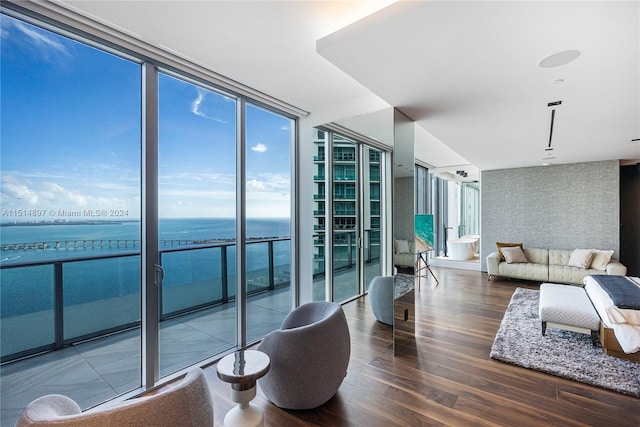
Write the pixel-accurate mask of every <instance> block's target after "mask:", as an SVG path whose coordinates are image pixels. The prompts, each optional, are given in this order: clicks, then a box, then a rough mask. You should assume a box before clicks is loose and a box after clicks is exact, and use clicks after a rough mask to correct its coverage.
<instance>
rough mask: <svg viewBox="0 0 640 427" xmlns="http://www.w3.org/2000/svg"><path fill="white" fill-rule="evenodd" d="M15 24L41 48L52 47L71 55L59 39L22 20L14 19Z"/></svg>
mask: <svg viewBox="0 0 640 427" xmlns="http://www.w3.org/2000/svg"><path fill="white" fill-rule="evenodd" d="M13 23H14V26H15V27H16V28H17V29H18V30H19V31H20V32H21V33H22V34H24V35H25V36H27V37H28V38H29V40H31V41H32V42H33V44H35V45H36V46H38V47H41V48H45V49H46V50H48V48H51V49H53V50H55V51H58V52H60V53H62V54H64V55H67V56H71V54H70V53H69V51H68V50H67V48H66V47H65V46H64V45H63V44H62V43H60V42H59V41H57V40H55V39H53V38H51V37H48V36H47V34H46V33H44V32H41V31H38V30H35V29H33V28H32V27H30V26H29V25H27V24H25V23H23V22H20V21H17V20H15V21H13Z"/></svg>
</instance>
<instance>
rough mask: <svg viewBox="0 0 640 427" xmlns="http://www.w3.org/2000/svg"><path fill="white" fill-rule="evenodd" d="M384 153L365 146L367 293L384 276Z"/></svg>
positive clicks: (364, 228) (363, 226) (364, 235)
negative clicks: (381, 256) (382, 253)
mask: <svg viewBox="0 0 640 427" xmlns="http://www.w3.org/2000/svg"><path fill="white" fill-rule="evenodd" d="M383 156H384V153H382V152H381V151H379V150H376V149H374V148H371V147H368V146H366V145H365V146H363V156H362V157H363V159H362V163H363V167H362V175H363V176H362V188H363V197H364V200H363V212H362V217H361V221H362V228H363V236H362V248H363V254H362V256H363V260H364V286H365V291H367V290H368V289H369V284H370V283H371V280H373V278H374V277H376V276H381V275H382V264H381V263H380V230H381V229H380V204H381V198H380V184H381V182H380V176H381V173H382V171H381V167H382V162H381V159H382V158H383Z"/></svg>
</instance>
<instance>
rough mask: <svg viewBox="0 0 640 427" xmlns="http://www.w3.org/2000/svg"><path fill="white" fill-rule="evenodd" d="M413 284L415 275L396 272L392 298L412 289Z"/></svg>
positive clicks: (396, 297)
mask: <svg viewBox="0 0 640 427" xmlns="http://www.w3.org/2000/svg"><path fill="white" fill-rule="evenodd" d="M415 286H416V276H414V275H413V274H396V277H395V292H394V298H395V299H398V298H400V297H401V296H402V295H404V294H406V293H407V292H410V291H412V290H413V288H415Z"/></svg>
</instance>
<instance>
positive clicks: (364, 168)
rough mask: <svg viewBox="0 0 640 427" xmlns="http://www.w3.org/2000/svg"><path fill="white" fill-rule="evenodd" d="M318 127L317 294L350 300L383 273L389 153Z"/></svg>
mask: <svg viewBox="0 0 640 427" xmlns="http://www.w3.org/2000/svg"><path fill="white" fill-rule="evenodd" d="M314 132H316V134H315V138H314V148H315V150H314V165H315V171H314V185H315V189H314V190H315V193H314V203H315V206H314V218H315V221H314V232H315V234H314V255H313V256H314V299H316V300H324V299H329V300H333V301H345V300H348V299H350V298H353V297H355V296H358V295H360V294H361V293H363V292H365V291H366V289H367V288H368V284H369V283H370V281H371V279H373V277H375V276H379V275H381V274H382V263H381V247H382V246H381V241H382V235H383V233H382V228H381V213H382V212H383V203H382V200H383V198H382V195H383V188H384V173H383V170H384V162H385V161H386V159H387V157H386V153H385V152H384V151H382V150H380V149H378V148H376V147H371V146H369V145H367V144H364V143H362V142H359V141H357V140H355V139H351V138H347V137H345V136H343V135H340V134H338V133H334V132H330V131H325V130H320V129H315V130H314ZM325 171H331V172H330V173H326V172H325ZM327 260H329V261H330V262H329V263H328V264H327Z"/></svg>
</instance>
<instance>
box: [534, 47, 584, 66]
mask: <svg viewBox="0 0 640 427" xmlns="http://www.w3.org/2000/svg"><path fill="white" fill-rule="evenodd" d="M579 56H580V51H578V50H563V51H562V52H558V53H554V54H553V55H549V56H547V57H544V58H542V59H541V60H540V61H538V67H540V68H555V67H559V66H561V65H565V64H568V63H569V62H571V61H574V60H575V59H576V58H578V57H579Z"/></svg>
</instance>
